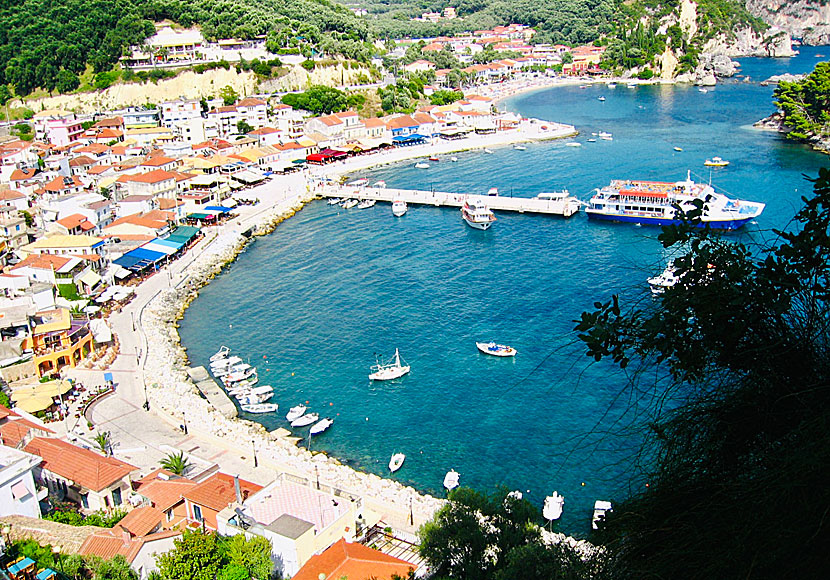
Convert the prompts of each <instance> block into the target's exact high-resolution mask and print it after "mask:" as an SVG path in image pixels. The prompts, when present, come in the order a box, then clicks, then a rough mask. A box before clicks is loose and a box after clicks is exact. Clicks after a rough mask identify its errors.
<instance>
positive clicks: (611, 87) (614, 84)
mask: <svg viewBox="0 0 830 580" xmlns="http://www.w3.org/2000/svg"><path fill="white" fill-rule="evenodd" d="M606 86H607V87H608V88H609V89H616V88H617V83H608V84H607V85H606Z"/></svg>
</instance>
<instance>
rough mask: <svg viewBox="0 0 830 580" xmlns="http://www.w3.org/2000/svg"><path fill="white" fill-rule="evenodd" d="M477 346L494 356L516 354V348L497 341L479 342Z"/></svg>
mask: <svg viewBox="0 0 830 580" xmlns="http://www.w3.org/2000/svg"><path fill="white" fill-rule="evenodd" d="M476 347H478V350H480V351H481V352H483V353H484V354H491V355H493V356H516V349H515V348H513V347H512V346H507V345H505V344H496V343H495V342H477V343H476Z"/></svg>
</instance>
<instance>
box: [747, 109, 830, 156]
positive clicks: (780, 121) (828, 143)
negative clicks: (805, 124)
mask: <svg viewBox="0 0 830 580" xmlns="http://www.w3.org/2000/svg"><path fill="white" fill-rule="evenodd" d="M752 126H753V127H755V128H756V129H762V130H764V131H775V132H776V133H780V134H782V135H785V134H786V133H787V132H788V128H787V126H786V125H785V124H784V114H783V113H781V112H779V111H776V112H775V113H773V114H772V115H770V116H769V117H764V118H763V119H761V120H760V121H756V122H755V123H753V124H752ZM805 143H806V144H807V145H809V146H810V147H812V148H813V149H814V150H815V151H818V152H820V153H827V154H830V138H822V137H811V138H810V139H809V140H807V141H806V142H805Z"/></svg>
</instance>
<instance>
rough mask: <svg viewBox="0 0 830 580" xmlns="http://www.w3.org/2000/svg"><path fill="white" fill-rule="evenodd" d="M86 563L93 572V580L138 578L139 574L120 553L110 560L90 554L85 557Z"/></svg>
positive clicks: (130, 579) (128, 579) (129, 579)
mask: <svg viewBox="0 0 830 580" xmlns="http://www.w3.org/2000/svg"><path fill="white" fill-rule="evenodd" d="M84 563H85V564H86V566H87V568H88V569H89V571H90V572H91V573H92V574H91V576H92V580H138V574H137V573H136V572H135V571H134V570H133V569H132V568H130V563H129V562H127V560H126V559H125V558H124V556H122V555H120V554H118V555H117V556H115V557H113V558H111V559H109V560H105V559H103V558H100V557H98V556H89V557H87V558H85V559H84Z"/></svg>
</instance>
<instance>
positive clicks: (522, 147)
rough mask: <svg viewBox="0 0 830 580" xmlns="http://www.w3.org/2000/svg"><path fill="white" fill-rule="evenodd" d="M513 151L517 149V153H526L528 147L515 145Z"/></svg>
mask: <svg viewBox="0 0 830 580" xmlns="http://www.w3.org/2000/svg"><path fill="white" fill-rule="evenodd" d="M513 149H515V150H516V151H526V150H527V147H525V146H524V145H514V146H513Z"/></svg>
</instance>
